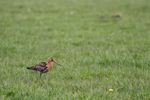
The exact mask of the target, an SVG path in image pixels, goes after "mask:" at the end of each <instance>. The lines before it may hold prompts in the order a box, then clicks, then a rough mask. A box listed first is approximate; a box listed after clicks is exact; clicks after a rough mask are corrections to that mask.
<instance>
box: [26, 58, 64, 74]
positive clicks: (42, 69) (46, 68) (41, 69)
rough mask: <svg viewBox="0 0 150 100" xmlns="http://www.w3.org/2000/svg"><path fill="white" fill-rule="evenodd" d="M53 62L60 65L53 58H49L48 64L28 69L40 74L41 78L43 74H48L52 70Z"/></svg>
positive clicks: (44, 63)
mask: <svg viewBox="0 0 150 100" xmlns="http://www.w3.org/2000/svg"><path fill="white" fill-rule="evenodd" d="M52 61H53V62H55V63H56V64H58V65H60V64H59V63H57V62H56V61H54V60H53V58H52V57H49V58H48V63H46V62H41V63H39V64H36V65H33V66H30V67H27V69H31V70H34V71H38V72H40V77H41V75H42V73H46V72H48V71H49V70H50V69H51V68H52ZM60 66H61V65H60Z"/></svg>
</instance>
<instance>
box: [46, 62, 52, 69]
mask: <svg viewBox="0 0 150 100" xmlns="http://www.w3.org/2000/svg"><path fill="white" fill-rule="evenodd" d="M47 65H48V69H51V68H52V62H51V61H48V63H47Z"/></svg>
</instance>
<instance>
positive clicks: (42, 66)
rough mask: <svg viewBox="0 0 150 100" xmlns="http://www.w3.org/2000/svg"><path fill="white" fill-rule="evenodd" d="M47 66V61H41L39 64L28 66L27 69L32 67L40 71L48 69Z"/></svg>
mask: <svg viewBox="0 0 150 100" xmlns="http://www.w3.org/2000/svg"><path fill="white" fill-rule="evenodd" d="M46 68H47V63H46V62H41V63H39V64H36V65H33V66H30V67H27V69H31V70H34V71H39V72H43V71H44V70H46Z"/></svg>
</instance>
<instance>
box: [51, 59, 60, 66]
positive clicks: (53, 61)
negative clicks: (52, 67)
mask: <svg viewBox="0 0 150 100" xmlns="http://www.w3.org/2000/svg"><path fill="white" fill-rule="evenodd" d="M53 62H54V63H56V64H58V65H60V66H62V65H61V64H59V63H57V62H56V61H54V60H53Z"/></svg>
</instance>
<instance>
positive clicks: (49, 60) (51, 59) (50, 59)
mask: <svg viewBox="0 0 150 100" xmlns="http://www.w3.org/2000/svg"><path fill="white" fill-rule="evenodd" d="M52 61H53V62H54V63H56V64H58V65H60V66H62V65H61V64H59V63H57V62H56V61H55V60H54V59H53V58H52V57H49V58H48V63H50V62H52Z"/></svg>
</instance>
